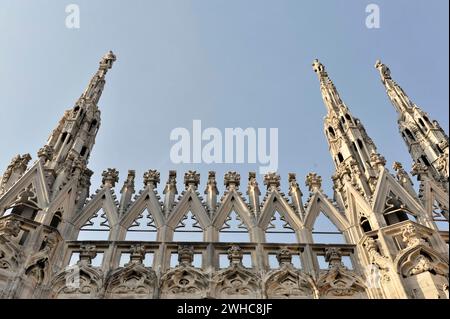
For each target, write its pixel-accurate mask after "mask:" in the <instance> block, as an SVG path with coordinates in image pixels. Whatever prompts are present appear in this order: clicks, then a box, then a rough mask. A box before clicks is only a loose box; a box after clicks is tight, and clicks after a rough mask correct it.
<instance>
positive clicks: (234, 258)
mask: <svg viewBox="0 0 450 319" xmlns="http://www.w3.org/2000/svg"><path fill="white" fill-rule="evenodd" d="M243 256H244V254H243V253H242V249H241V247H239V246H238V245H233V246H231V248H230V249H228V260H229V261H230V265H242V258H243Z"/></svg>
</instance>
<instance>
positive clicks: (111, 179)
mask: <svg viewBox="0 0 450 319" xmlns="http://www.w3.org/2000/svg"><path fill="white" fill-rule="evenodd" d="M102 176H103V179H102V184H103V186H105V187H111V188H112V187H114V186H116V183H117V182H118V181H119V172H118V171H117V170H116V169H115V168H108V169H106V170H104V171H103V173H102Z"/></svg>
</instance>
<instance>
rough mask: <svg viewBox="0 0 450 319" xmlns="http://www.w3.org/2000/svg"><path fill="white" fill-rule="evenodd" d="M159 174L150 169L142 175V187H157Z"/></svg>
mask: <svg viewBox="0 0 450 319" xmlns="http://www.w3.org/2000/svg"><path fill="white" fill-rule="evenodd" d="M159 181H160V180H159V172H158V171H157V170H155V169H151V170H149V171H148V172H145V174H144V185H146V186H147V185H149V186H151V187H152V188H154V187H156V186H158V184H159Z"/></svg>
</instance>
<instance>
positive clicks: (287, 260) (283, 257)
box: [277, 249, 292, 267]
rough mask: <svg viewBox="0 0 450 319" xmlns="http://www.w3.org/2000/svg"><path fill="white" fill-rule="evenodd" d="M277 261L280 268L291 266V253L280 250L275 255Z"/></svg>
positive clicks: (287, 250)
mask: <svg viewBox="0 0 450 319" xmlns="http://www.w3.org/2000/svg"><path fill="white" fill-rule="evenodd" d="M277 260H278V263H279V264H280V267H281V266H283V265H292V253H291V251H290V250H289V249H281V250H280V251H279V252H278V253H277Z"/></svg>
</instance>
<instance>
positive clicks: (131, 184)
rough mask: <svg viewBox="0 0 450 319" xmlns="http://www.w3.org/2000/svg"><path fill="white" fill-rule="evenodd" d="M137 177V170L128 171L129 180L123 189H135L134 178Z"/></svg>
mask: <svg viewBox="0 0 450 319" xmlns="http://www.w3.org/2000/svg"><path fill="white" fill-rule="evenodd" d="M135 177H136V171H135V170H131V169H130V170H128V175H127V179H126V180H125V182H124V183H123V189H124V188H134V178H135Z"/></svg>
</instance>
